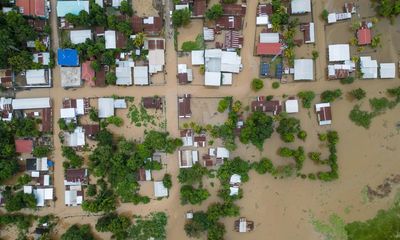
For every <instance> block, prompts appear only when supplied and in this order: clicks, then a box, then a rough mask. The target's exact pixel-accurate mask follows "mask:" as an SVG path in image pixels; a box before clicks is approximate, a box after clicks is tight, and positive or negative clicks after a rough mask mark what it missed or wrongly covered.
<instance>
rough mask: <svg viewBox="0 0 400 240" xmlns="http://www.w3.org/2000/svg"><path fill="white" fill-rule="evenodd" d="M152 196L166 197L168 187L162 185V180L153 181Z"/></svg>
mask: <svg viewBox="0 0 400 240" xmlns="http://www.w3.org/2000/svg"><path fill="white" fill-rule="evenodd" d="M154 197H156V198H159V197H168V189H167V188H166V187H165V186H164V184H163V182H162V181H155V182H154Z"/></svg>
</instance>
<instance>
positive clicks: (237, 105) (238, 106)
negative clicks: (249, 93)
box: [232, 100, 242, 113]
mask: <svg viewBox="0 0 400 240" xmlns="http://www.w3.org/2000/svg"><path fill="white" fill-rule="evenodd" d="M241 108H242V102H240V101H239V100H237V101H235V102H234V103H233V105H232V111H233V112H235V113H238V112H239V111H240V109H241Z"/></svg>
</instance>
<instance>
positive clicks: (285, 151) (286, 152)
mask: <svg viewBox="0 0 400 240" xmlns="http://www.w3.org/2000/svg"><path fill="white" fill-rule="evenodd" d="M278 153H279V156H281V157H292V156H293V151H292V150H291V149H290V148H287V147H281V148H279V150H278Z"/></svg>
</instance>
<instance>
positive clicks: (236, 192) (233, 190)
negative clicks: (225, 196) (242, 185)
mask: <svg viewBox="0 0 400 240" xmlns="http://www.w3.org/2000/svg"><path fill="white" fill-rule="evenodd" d="M229 191H230V192H229V196H234V195H239V187H235V186H233V187H229Z"/></svg>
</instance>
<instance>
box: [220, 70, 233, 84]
mask: <svg viewBox="0 0 400 240" xmlns="http://www.w3.org/2000/svg"><path fill="white" fill-rule="evenodd" d="M232 81H233V74H232V73H224V72H223V73H222V78H221V84H222V85H225V86H226V85H232Z"/></svg>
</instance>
